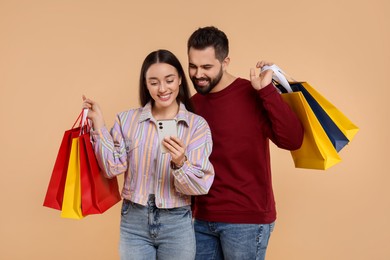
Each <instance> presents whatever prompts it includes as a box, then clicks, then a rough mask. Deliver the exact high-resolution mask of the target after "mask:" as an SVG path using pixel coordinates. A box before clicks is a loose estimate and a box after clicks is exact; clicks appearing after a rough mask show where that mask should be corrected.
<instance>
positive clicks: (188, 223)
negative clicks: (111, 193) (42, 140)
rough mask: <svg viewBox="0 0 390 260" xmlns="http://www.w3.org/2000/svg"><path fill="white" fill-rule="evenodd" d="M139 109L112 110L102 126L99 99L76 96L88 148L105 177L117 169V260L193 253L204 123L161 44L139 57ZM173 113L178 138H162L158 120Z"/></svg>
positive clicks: (206, 142)
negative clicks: (83, 111)
mask: <svg viewBox="0 0 390 260" xmlns="http://www.w3.org/2000/svg"><path fill="white" fill-rule="evenodd" d="M139 95H140V101H141V105H142V107H140V108H137V109H131V110H128V111H126V112H122V113H119V114H118V115H117V118H116V121H115V124H114V127H113V128H112V129H111V132H108V130H107V128H106V126H105V124H104V119H103V116H102V112H101V110H100V108H99V105H98V104H97V103H96V102H94V101H93V100H90V99H86V98H85V97H83V99H84V102H83V107H84V108H88V109H89V113H88V118H89V119H91V120H92V122H93V128H94V131H93V132H92V137H93V140H94V149H95V153H96V157H97V159H98V162H99V165H100V167H101V168H102V169H103V171H104V173H105V174H106V176H107V177H113V176H116V175H119V174H122V173H124V174H125V177H124V185H123V190H122V197H123V205H122V210H121V212H122V217H121V224H120V256H121V259H159V260H160V259H194V257H195V235H194V230H193V225H192V212H191V195H201V194H206V193H207V192H208V190H209V189H210V186H211V184H212V182H213V180H214V169H213V167H212V165H211V163H210V161H209V155H210V153H211V149H212V140H211V133H210V128H209V126H208V124H207V123H206V121H205V120H204V119H203V118H202V117H200V116H197V115H195V114H194V113H192V112H190V111H192V105H191V102H190V97H189V88H188V84H187V80H186V77H185V74H184V71H183V68H182V66H181V64H180V62H179V60H178V59H177V58H176V57H175V55H174V54H172V53H171V52H169V51H167V50H158V51H154V52H152V53H150V54H149V55H148V56H147V57H146V58H145V60H144V62H143V65H142V68H141V74H140V83H139ZM166 119H175V120H176V122H177V136H170V137H166V138H164V139H163V141H162V144H161V145H163V146H164V147H165V148H166V149H167V151H168V152H167V153H162V151H161V147H160V142H159V138H158V132H157V121H158V120H166Z"/></svg>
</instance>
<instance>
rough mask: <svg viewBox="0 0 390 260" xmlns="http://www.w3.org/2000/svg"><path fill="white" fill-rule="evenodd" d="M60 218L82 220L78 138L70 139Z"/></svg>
mask: <svg viewBox="0 0 390 260" xmlns="http://www.w3.org/2000/svg"><path fill="white" fill-rule="evenodd" d="M61 217H63V218H73V219H82V218H83V215H82V212H81V184H80V157H79V138H78V137H75V138H73V139H72V148H71V151H70V156H69V165H68V171H67V173H66V181H65V189H64V199H63V202H62V209H61Z"/></svg>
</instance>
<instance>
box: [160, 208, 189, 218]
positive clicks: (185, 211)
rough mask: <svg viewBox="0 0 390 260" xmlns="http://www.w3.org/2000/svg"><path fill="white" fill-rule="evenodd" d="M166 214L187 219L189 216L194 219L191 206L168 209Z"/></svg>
mask: <svg viewBox="0 0 390 260" xmlns="http://www.w3.org/2000/svg"><path fill="white" fill-rule="evenodd" d="M166 212H168V213H169V214H170V215H175V216H183V217H186V216H187V215H188V216H190V217H191V218H192V212H191V207H190V206H183V207H178V208H172V209H166Z"/></svg>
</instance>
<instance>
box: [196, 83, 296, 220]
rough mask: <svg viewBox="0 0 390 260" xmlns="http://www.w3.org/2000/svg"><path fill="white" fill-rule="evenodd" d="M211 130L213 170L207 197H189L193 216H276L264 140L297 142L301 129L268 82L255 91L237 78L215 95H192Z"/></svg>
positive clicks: (291, 146)
mask: <svg viewBox="0 0 390 260" xmlns="http://www.w3.org/2000/svg"><path fill="white" fill-rule="evenodd" d="M192 101H193V103H194V105H195V111H196V113H197V114H199V115H201V116H202V117H204V118H205V119H206V120H207V122H208V124H209V125H210V128H211V134H212V139H213V151H212V153H211V157H210V160H211V163H212V164H213V166H214V169H215V179H214V183H213V185H212V187H211V189H210V191H209V193H208V194H207V195H202V196H195V197H194V206H193V210H194V217H195V218H196V219H199V220H204V221H212V222H225V223H256V224H267V223H272V222H273V221H275V219H276V209H275V201H274V194H273V190H272V179H271V169H270V152H269V140H272V141H273V142H274V143H275V144H276V145H277V146H278V147H280V148H283V149H288V150H295V149H298V148H299V147H300V146H301V143H302V139H303V128H302V125H301V123H300V121H299V119H298V118H297V117H296V115H295V114H294V112H293V111H292V110H291V109H290V108H289V106H288V105H287V104H286V103H285V102H284V101H283V100H282V99H281V97H280V94H279V93H278V92H277V91H276V89H275V87H274V86H273V85H272V84H270V85H268V86H266V87H264V88H263V89H261V90H259V91H256V90H255V89H254V88H253V87H252V85H251V83H250V81H248V80H245V79H241V78H238V79H236V80H235V81H234V82H233V83H232V84H231V85H230V86H228V87H227V88H225V89H223V90H222V91H220V92H217V93H209V94H207V95H200V94H195V95H194V96H193V97H192Z"/></svg>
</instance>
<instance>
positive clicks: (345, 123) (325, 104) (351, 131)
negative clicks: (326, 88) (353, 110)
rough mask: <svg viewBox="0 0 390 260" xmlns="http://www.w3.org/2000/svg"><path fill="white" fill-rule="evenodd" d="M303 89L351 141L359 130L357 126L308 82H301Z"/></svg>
mask: <svg viewBox="0 0 390 260" xmlns="http://www.w3.org/2000/svg"><path fill="white" fill-rule="evenodd" d="M301 84H302V85H303V86H304V87H305V89H306V90H307V91H308V92H309V93H310V95H312V96H313V98H314V99H315V100H316V101H317V102H318V104H319V105H320V106H321V107H322V109H324V111H325V112H326V113H327V114H328V116H329V117H330V118H331V119H332V121H333V122H334V123H335V124H336V125H337V127H338V128H339V129H340V131H341V132H343V134H344V135H345V136H346V137H347V138H348V140H349V141H352V139H353V138H354V136H355V135H356V133H357V132H358V131H359V128H358V127H357V126H356V125H355V124H354V123H352V122H351V121H350V120H349V119H348V118H347V117H346V116H345V115H344V114H343V113H342V112H341V111H340V110H338V109H337V108H336V107H335V106H334V105H333V104H332V103H331V102H329V101H328V100H327V99H326V98H325V97H323V96H322V95H321V94H320V93H319V92H318V91H316V90H315V89H314V88H313V87H312V86H310V85H309V84H308V83H306V82H303V83H301Z"/></svg>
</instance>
